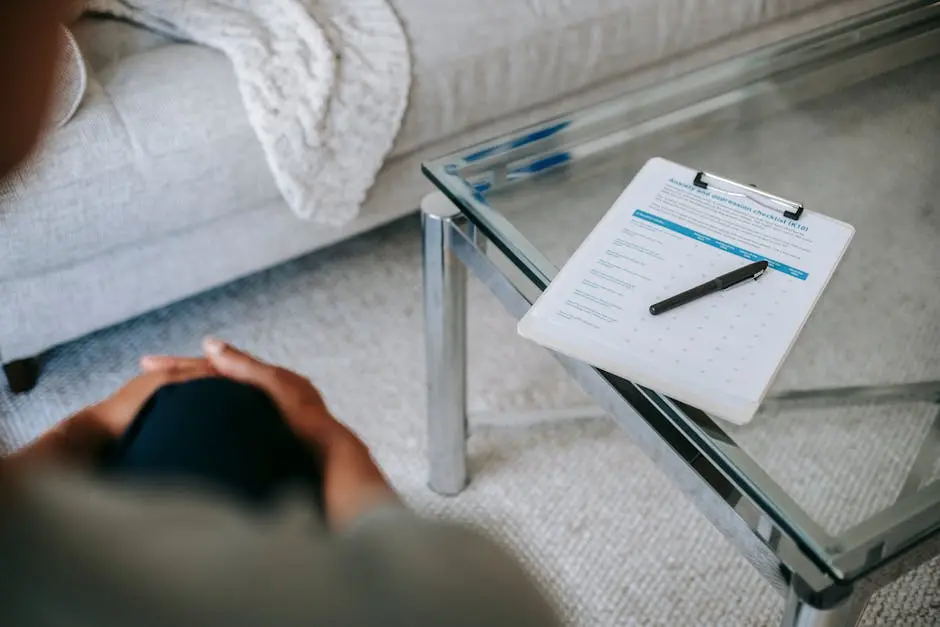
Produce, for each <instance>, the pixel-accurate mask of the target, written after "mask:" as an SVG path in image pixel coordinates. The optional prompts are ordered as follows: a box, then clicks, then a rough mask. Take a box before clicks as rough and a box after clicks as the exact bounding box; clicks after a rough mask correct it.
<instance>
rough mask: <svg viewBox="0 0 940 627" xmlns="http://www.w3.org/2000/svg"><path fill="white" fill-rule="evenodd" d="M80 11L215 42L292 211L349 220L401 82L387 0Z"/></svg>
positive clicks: (161, 3)
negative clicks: (232, 73) (232, 71)
mask: <svg viewBox="0 0 940 627" xmlns="http://www.w3.org/2000/svg"><path fill="white" fill-rule="evenodd" d="M85 4H86V9H87V10H89V11H93V12H96V13H105V14H109V15H113V16H116V17H120V18H124V19H128V20H132V21H134V22H137V23H139V24H141V25H143V26H146V27H148V28H152V29H155V30H159V31H161V32H164V33H166V34H168V35H171V36H174V37H178V38H181V39H185V40H189V41H192V42H195V43H198V44H202V45H205V46H210V47H212V48H215V49H218V50H220V51H221V52H223V53H225V54H226V55H227V56H228V58H229V59H231V61H232V64H233V66H234V68H235V74H236V76H237V78H238V82H239V88H240V91H241V95H242V99H243V101H244V104H245V108H246V110H247V113H248V119H249V121H250V122H251V124H252V126H253V128H254V130H255V132H256V133H257V135H258V139H259V140H260V142H261V145H262V146H263V148H264V152H265V155H266V157H267V161H268V164H269V166H270V167H271V170H272V172H273V174H274V179H275V181H276V182H277V185H278V187H279V189H280V191H281V193H282V194H283V195H284V198H285V200H286V201H287V204H288V205H289V206H290V208H291V209H292V210H293V211H294V213H296V214H297V215H298V216H299V217H301V218H304V219H309V220H314V221H316V222H319V223H324V224H328V225H334V226H338V225H342V224H343V223H345V222H348V221H349V220H351V219H352V218H354V217H355V216H356V214H357V213H358V211H359V207H360V205H361V204H362V202H363V201H364V200H365V198H366V194H367V193H368V191H369V188H370V187H371V186H372V183H373V182H374V181H375V176H376V174H377V173H378V171H379V169H380V168H381V167H382V163H383V161H384V159H385V157H386V155H387V154H388V152H389V151H390V150H391V148H392V144H393V142H394V140H395V136H396V135H397V133H398V129H399V127H400V125H401V120H402V116H403V115H404V111H405V106H406V104H407V99H408V90H409V87H410V80H411V64H410V56H409V53H408V44H407V40H406V38H405V34H404V30H403V29H402V26H401V24H400V22H399V21H398V17H397V16H396V15H395V12H394V11H393V9H392V8H391V6H390V5H389V4H388V2H387V0H356V1H355V2H349V1H347V0H86V3H85Z"/></svg>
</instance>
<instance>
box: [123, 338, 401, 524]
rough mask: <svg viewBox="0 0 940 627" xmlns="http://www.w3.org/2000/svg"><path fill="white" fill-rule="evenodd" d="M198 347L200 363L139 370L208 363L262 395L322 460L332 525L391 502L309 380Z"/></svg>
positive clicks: (224, 349)
mask: <svg viewBox="0 0 940 627" xmlns="http://www.w3.org/2000/svg"><path fill="white" fill-rule="evenodd" d="M203 348H204V350H205V354H206V357H205V359H202V358H196V359H193V358H180V357H145V358H144V359H143V361H142V362H141V365H142V366H143V368H144V369H145V370H147V371H150V372H160V371H162V370H166V369H169V370H173V369H177V370H179V369H185V368H187V367H190V366H198V367H201V364H203V363H205V362H207V363H208V364H209V365H211V367H212V368H213V369H214V370H215V372H217V373H218V374H219V375H221V376H224V377H228V378H230V379H233V380H235V381H239V382H241V383H245V384H247V385H251V386H254V387H256V388H259V389H260V390H262V391H263V392H265V393H266V394H267V395H268V396H269V397H270V398H271V400H272V401H273V402H274V404H275V406H276V407H277V408H278V410H279V411H280V413H281V416H282V417H283V418H284V420H285V422H286V423H287V425H288V426H289V427H290V429H291V430H292V431H293V432H294V433H295V434H296V435H297V436H298V437H299V438H301V439H302V440H303V441H305V442H307V443H308V444H309V445H310V446H311V447H312V448H313V449H315V450H316V452H317V454H319V455H320V456H321V458H322V460H323V470H324V500H325V505H326V514H327V517H328V518H329V520H330V522H331V523H332V524H333V525H334V526H336V527H340V528H341V527H344V526H346V525H347V524H348V523H350V522H351V521H353V520H355V519H356V518H357V517H359V516H360V515H361V514H363V513H364V512H365V511H367V510H369V509H371V508H373V507H375V506H377V505H380V504H382V503H386V502H389V501H392V502H394V501H395V500H396V497H395V493H394V491H393V490H392V488H391V487H390V486H389V484H388V482H387V481H386V479H385V477H384V476H383V475H382V472H381V471H380V470H379V468H378V467H377V466H376V464H375V462H374V461H373V460H372V457H371V455H370V454H369V450H368V448H367V447H366V446H365V444H363V443H362V441H361V440H360V439H359V438H358V437H357V436H356V435H355V434H354V433H353V432H352V431H350V430H349V428H347V427H346V426H345V425H343V424H342V423H341V422H339V421H338V420H336V418H335V417H333V415H332V414H331V413H330V411H329V409H328V408H327V406H326V403H325V402H324V401H323V397H322V396H321V395H320V393H319V392H318V391H317V389H316V388H315V387H314V386H313V384H312V383H310V381H308V380H307V379H305V378H304V377H302V376H301V375H299V374H297V373H296V372H292V371H290V370H287V369H286V368H281V367H278V366H273V365H271V364H267V363H264V362H263V361H261V360H259V359H257V358H255V357H252V356H251V355H249V354H247V353H245V352H242V351H240V350H238V349H236V348H234V347H232V346H229V345H227V344H225V343H223V342H220V341H218V340H214V339H207V340H206V341H205V342H204V345H203Z"/></svg>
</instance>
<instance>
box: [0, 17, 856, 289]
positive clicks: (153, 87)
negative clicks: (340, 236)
mask: <svg viewBox="0 0 940 627" xmlns="http://www.w3.org/2000/svg"><path fill="white" fill-rule="evenodd" d="M392 3H393V4H394V6H395V8H396V10H397V11H398V13H399V15H400V17H401V19H402V22H403V24H404V25H405V29H406V31H407V35H408V37H409V39H410V41H411V46H412V53H413V58H414V82H413V85H412V92H411V96H410V102H409V107H408V111H407V113H406V116H405V120H404V123H403V128H402V131H401V133H400V135H399V138H398V140H397V142H396V146H395V149H394V152H393V154H394V155H404V154H406V153H413V152H414V151H416V150H419V149H421V148H424V147H427V146H429V145H431V144H433V143H435V142H437V141H440V140H442V139H444V138H446V137H449V136H453V135H456V134H458V133H460V132H462V131H465V130H467V129H470V128H474V127H477V126H480V125H483V124H485V123H486V122H488V121H491V120H496V119H499V118H501V117H505V116H507V115H509V114H512V113H517V112H519V111H523V110H526V109H529V108H532V107H535V106H537V105H539V104H542V103H547V102H552V101H555V100H558V99H559V98H561V97H563V96H565V95H569V94H572V93H577V92H579V91H580V90H584V89H585V88H587V87H590V86H593V85H598V84H603V83H604V82H605V81H610V80H612V79H614V78H617V77H619V76H621V75H624V74H627V73H629V72H631V71H632V70H636V69H638V68H641V67H645V66H649V65H652V64H655V63H657V62H659V61H663V60H666V59H668V58H671V57H675V56H677V55H681V54H686V53H690V52H692V51H694V50H696V49H698V48H702V47H704V46H707V45H709V44H710V43H716V42H718V41H719V40H722V39H725V38H728V37H731V36H733V35H734V34H735V33H736V32H739V31H741V30H744V29H750V28H754V27H756V26H759V25H761V24H764V23H769V22H772V21H775V20H778V19H780V18H782V17H786V16H788V15H792V14H795V13H797V12H799V11H803V10H807V9H811V8H812V7H813V6H815V5H818V4H824V3H826V0H772V1H768V0H763V1H761V2H756V1H755V2H751V1H748V2H732V1H728V0H578V1H577V2H575V1H573V0H528V1H525V2H523V1H521V0H513V1H507V0H475V1H474V2H465V1H464V0H392ZM865 3H867V4H871V3H872V0H853V1H852V2H848V3H846V4H847V5H848V6H849V7H851V6H853V5H855V6H857V5H860V4H865ZM847 12H851V10H849V11H847ZM73 30H74V33H75V35H76V38H77V39H78V41H79V43H80V45H81V47H82V50H83V52H84V54H85V57H86V59H87V60H88V63H89V65H90V68H91V72H90V76H89V84H88V89H87V94H86V98H85V101H84V103H83V105H82V107H81V108H80V109H79V111H78V112H77V114H76V115H75V117H74V118H73V119H72V120H71V122H69V124H67V125H66V126H65V127H64V128H62V129H60V130H58V131H56V132H55V133H54V134H52V135H51V136H50V137H48V138H47V140H46V141H45V142H44V144H43V146H42V147H41V149H40V150H39V151H38V153H37V154H36V155H35V158H34V159H33V160H32V161H31V163H30V164H29V165H28V167H26V168H24V170H23V171H22V172H20V173H19V175H18V176H15V177H13V178H12V179H10V180H7V181H5V182H4V184H3V186H2V187H0V258H2V259H3V263H2V264H0V280H3V279H4V278H9V277H11V276H24V275H29V274H35V273H39V272H44V271H49V270H53V269H55V268H58V267H62V266H64V265H69V264H73V263H75V262H77V261H80V260H83V259H88V258H91V257H93V256H96V255H101V254H104V253H107V252H109V251H111V250H113V249H116V248H120V247H125V246H132V245H134V244H135V243H137V242H142V241H152V240H153V239H155V238H159V237H161V236H165V235H168V234H172V233H176V232H180V231H182V230H185V229H189V228H194V227H197V226H201V225H205V224H208V223H211V222H212V221H215V220H221V219H224V218H225V217H226V216H228V215H231V214H234V213H239V212H244V211H248V210H250V209H253V208H256V207H259V206H265V205H269V206H277V203H276V202H272V201H276V200H277V199H278V198H279V192H278V190H277V187H276V186H275V183H274V180H273V177H272V176H271V174H270V172H269V170H268V167H267V165H266V162H265V159H264V155H263V152H262V150H261V147H260V144H259V143H258V142H257V140H256V139H255V136H254V133H253V131H252V130H251V128H250V126H249V124H248V120H247V117H246V114H245V111H244V109H243V107H242V104H241V98H240V95H239V92H238V88H237V85H236V82H235V77H234V73H233V71H232V69H231V66H230V64H229V62H228V60H227V59H225V57H224V56H223V55H222V54H220V53H218V52H216V51H214V50H210V49H207V48H203V47H200V46H195V45H190V44H185V43H179V42H172V41H169V40H167V39H165V38H163V37H161V36H159V35H156V34H154V33H149V32H147V31H144V30H142V29H139V28H136V27H134V26H131V25H129V24H126V23H122V22H117V21H112V20H100V19H83V20H81V21H80V22H78V23H77V24H76V25H74V29H73ZM416 202H417V198H416ZM272 210H274V209H272ZM287 210H288V209H287V207H286V205H285V206H283V211H287ZM298 228H309V229H322V228H324V227H321V226H318V225H314V224H308V223H300V222H298Z"/></svg>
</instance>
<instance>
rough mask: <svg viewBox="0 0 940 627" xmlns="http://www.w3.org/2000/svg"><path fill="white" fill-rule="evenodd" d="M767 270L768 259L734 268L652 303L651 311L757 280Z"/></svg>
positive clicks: (664, 308)
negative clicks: (715, 277) (750, 280)
mask: <svg viewBox="0 0 940 627" xmlns="http://www.w3.org/2000/svg"><path fill="white" fill-rule="evenodd" d="M766 271H767V262H766V261H755V262H754V263H749V264H747V265H746V266H744V267H743V268H738V269H737V270H732V271H731V272H729V273H728V274H722V275H721V276H720V277H718V278H717V279H712V280H711V281H709V282H708V283H702V284H701V285H698V286H696V287H693V288H692V289H690V290H686V291H684V292H682V293H681V294H676V295H675V296H673V297H671V298H667V299H666V300H663V301H660V302H658V303H656V304H655V305H650V313H651V314H653V315H654V316H658V315H659V314H661V313H666V312H667V311H669V310H671V309H675V308H676V307H681V306H682V305H685V304H688V303H691V302H692V301H694V300H698V299H699V298H702V297H703V296H708V295H709V294H714V293H715V292H720V291H722V290H726V289H728V288H729V287H734V286H735V285H737V284H739V283H743V282H744V281H747V280H748V279H753V280H755V281H756V280H757V279H759V278H760V277H761V275H762V274H764V272H766Z"/></svg>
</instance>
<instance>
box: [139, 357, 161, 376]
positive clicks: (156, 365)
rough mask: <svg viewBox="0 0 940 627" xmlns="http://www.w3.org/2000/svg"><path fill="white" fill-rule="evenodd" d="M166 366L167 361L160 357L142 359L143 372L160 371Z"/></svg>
mask: <svg viewBox="0 0 940 627" xmlns="http://www.w3.org/2000/svg"><path fill="white" fill-rule="evenodd" d="M165 366H166V359H165V358H163V357H160V356H159V355H144V356H143V357H141V358H140V368H141V370H145V371H148V372H149V371H151V370H159V369H161V368H163V367H165Z"/></svg>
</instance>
